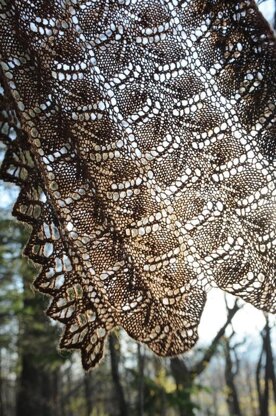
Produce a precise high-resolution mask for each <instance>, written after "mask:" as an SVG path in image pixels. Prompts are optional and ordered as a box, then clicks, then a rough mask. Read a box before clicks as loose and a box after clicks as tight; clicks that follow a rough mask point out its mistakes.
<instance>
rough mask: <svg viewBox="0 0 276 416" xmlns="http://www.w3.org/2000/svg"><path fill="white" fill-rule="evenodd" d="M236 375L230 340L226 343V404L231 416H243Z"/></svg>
mask: <svg viewBox="0 0 276 416" xmlns="http://www.w3.org/2000/svg"><path fill="white" fill-rule="evenodd" d="M235 375H236V373H235V372H234V371H233V362H232V357H231V347H230V340H229V339H226V342H225V382H226V385H227V395H226V402H227V406H228V409H229V414H230V415H231V416H242V413H241V409H240V403H239V398H238V392H237V389H236V385H235Z"/></svg>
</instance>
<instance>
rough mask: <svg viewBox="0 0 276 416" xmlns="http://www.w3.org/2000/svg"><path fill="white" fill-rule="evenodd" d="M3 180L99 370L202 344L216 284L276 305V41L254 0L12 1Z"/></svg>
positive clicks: (76, 335) (68, 340) (5, 2)
mask: <svg viewBox="0 0 276 416" xmlns="http://www.w3.org/2000/svg"><path fill="white" fill-rule="evenodd" d="M0 48H1V68H2V69H1V103H0V105H1V130H0V131H1V139H2V140H3V141H4V143H5V144H6V145H7V153H6V157H5V160H4V162H3V164H2V178H3V179H4V180H7V181H11V182H14V183H15V184H17V185H19V186H20V187H21V191H20V195H19V198H18V200H17V202H16V204H15V207H14V210H13V214H14V215H15V216H16V217H17V218H18V219H19V220H20V221H24V222H27V223H29V224H31V226H32V230H33V231H32V234H31V237H30V240H29V242H28V244H27V247H26V249H25V254H27V255H28V256H29V257H30V258H31V259H32V260H33V261H34V262H36V263H39V264H40V265H41V266H42V267H41V273H40V274H39V276H38V277H37V279H36V281H35V283H34V285H35V287H36V288H37V289H38V290H39V291H41V292H43V293H46V294H49V295H50V296H51V297H52V300H51V304H50V307H49V309H48V314H49V316H50V317H52V318H53V319H56V320H58V321H60V322H63V323H64V324H65V330H64V333H63V336H62V339H61V347H62V348H68V349H73V348H79V349H81V351H82V361H83V365H84V367H85V368H86V369H88V368H90V367H93V366H95V365H96V364H97V363H98V362H99V360H100V358H101V357H102V355H103V349H104V342H105V339H106V337H107V335H108V333H109V332H110V331H111V330H112V329H113V328H114V327H116V326H120V327H123V328H124V329H125V330H126V332H127V333H128V334H129V335H130V336H131V337H133V338H134V339H136V340H138V341H140V342H143V343H145V344H147V345H148V346H149V348H151V349H152V350H153V351H154V352H155V353H156V354H159V355H161V356H173V355H177V354H180V353H183V352H184V351H186V350H188V349H190V348H191V347H192V346H193V345H194V343H195V342H196V340H197V327H198V323H199V320H200V316H201V313H202V309H203V306H204V303H205V300H206V292H207V291H208V290H209V289H210V288H211V287H212V286H216V287H219V288H221V289H223V290H225V291H227V292H229V293H232V294H234V295H237V296H239V297H241V298H243V299H244V300H245V301H247V302H250V303H252V304H253V305H255V306H256V307H258V308H261V309H263V310H265V311H271V312H274V313H275V311H276V290H275V286H276V284H275V279H276V277H275V274H276V251H275V246H276V237H275V233H276V227H275V224H276V209H275V207H276V190H275V188H276V169H275V167H276V150H275V142H276V135H275V95H276V89H275V85H276V84H275V77H276V71H275V57H276V53H275V38H274V36H273V34H272V31H271V30H270V28H269V26H268V24H267V23H266V21H265V20H264V18H263V17H262V15H261V14H260V13H259V12H258V10H257V7H256V5H255V2H254V1H253V0H240V1H230V0H91V1H88V0H47V1H46V0H35V1H31V0H1V2H0Z"/></svg>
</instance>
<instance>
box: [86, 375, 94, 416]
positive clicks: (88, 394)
mask: <svg viewBox="0 0 276 416" xmlns="http://www.w3.org/2000/svg"><path fill="white" fill-rule="evenodd" d="M84 391H85V401H86V412H87V413H86V414H87V416H91V413H92V409H93V399H92V377H91V373H85V375H84Z"/></svg>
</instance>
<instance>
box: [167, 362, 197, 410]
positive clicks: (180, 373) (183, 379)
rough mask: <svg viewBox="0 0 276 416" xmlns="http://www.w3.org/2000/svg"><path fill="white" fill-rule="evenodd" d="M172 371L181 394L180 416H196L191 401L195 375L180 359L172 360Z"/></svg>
mask: <svg viewBox="0 0 276 416" xmlns="http://www.w3.org/2000/svg"><path fill="white" fill-rule="evenodd" d="M171 371H172V375H173V378H174V379H175V383H176V388H177V392H178V394H179V401H180V405H179V416H194V415H195V413H194V409H193V403H192V399H191V388H192V385H193V381H194V377H193V374H192V373H191V371H189V369H188V368H187V366H186V364H185V363H184V361H183V360H181V359H180V358H178V357H175V358H172V359H171Z"/></svg>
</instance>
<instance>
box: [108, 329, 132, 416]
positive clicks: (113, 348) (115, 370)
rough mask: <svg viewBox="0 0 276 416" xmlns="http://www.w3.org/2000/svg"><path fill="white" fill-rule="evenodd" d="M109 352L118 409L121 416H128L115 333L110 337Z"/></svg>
mask: <svg viewBox="0 0 276 416" xmlns="http://www.w3.org/2000/svg"><path fill="white" fill-rule="evenodd" d="M109 350H110V360H111V373H112V379H113V383H114V387H115V391H116V397H117V400H118V408H119V412H120V413H119V415H120V416H128V407H127V403H126V400H125V395H124V390H123V387H122V384H121V380H120V373H119V360H120V352H119V342H118V339H117V337H116V335H115V334H114V333H112V334H111V335H110V336H109Z"/></svg>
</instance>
